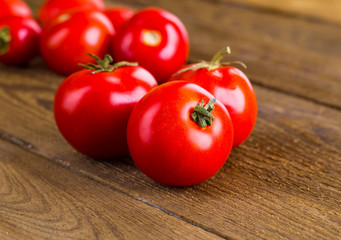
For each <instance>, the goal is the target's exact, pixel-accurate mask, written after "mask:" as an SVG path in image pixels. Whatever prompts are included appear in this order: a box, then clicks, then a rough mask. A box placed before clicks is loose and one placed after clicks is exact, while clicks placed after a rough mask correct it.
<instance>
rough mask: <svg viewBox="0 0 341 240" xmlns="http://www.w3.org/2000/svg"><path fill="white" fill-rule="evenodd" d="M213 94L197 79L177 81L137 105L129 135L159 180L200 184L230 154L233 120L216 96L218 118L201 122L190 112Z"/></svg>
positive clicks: (133, 149) (141, 164) (135, 154)
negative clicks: (192, 117)
mask: <svg viewBox="0 0 341 240" xmlns="http://www.w3.org/2000/svg"><path fill="white" fill-rule="evenodd" d="M212 98H213V95H212V94H210V93H209V92H207V91H206V90H205V89H203V88H201V87H199V86H198V85H196V84H192V83H188V82H185V81H174V82H170V83H165V84H162V85H161V86H158V87H157V88H154V89H153V90H152V91H150V92H149V93H147V94H146V95H145V96H144V97H143V98H142V99H141V100H140V101H139V102H138V103H137V104H136V105H135V107H134V109H133V111H132V113H131V115H130V118H129V122H128V128H127V139H128V146H129V150H130V154H131V157H132V159H133V161H134V162H135V164H136V165H137V167H138V168H139V169H141V170H142V172H144V173H145V174H146V175H147V176H148V177H150V178H151V179H153V180H154V181H156V182H159V183H161V184H166V185H172V186H190V185H195V184H199V183H201V182H203V181H205V180H207V179H208V178H210V177H211V176H213V175H214V174H215V173H216V172H217V171H218V170H219V169H220V168H221V167H222V166H223V164H224V163H225V161H226V160H227V158H228V156H229V153H230V150H231V146H232V141H233V127H232V122H231V119H230V116H229V113H228V112H227V110H226V108H225V107H224V106H223V105H222V104H221V103H220V102H219V101H217V102H216V104H215V105H214V107H215V109H214V110H213V111H212V112H211V114H212V115H213V117H214V121H213V124H212V125H211V126H207V127H204V128H201V127H200V126H199V125H198V124H197V123H196V122H194V121H193V120H192V119H191V117H190V115H191V113H192V111H193V109H194V108H195V106H196V105H197V104H198V103H199V102H200V101H201V100H204V102H207V101H208V100H209V99H212Z"/></svg>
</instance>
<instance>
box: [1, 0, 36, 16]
mask: <svg viewBox="0 0 341 240" xmlns="http://www.w3.org/2000/svg"><path fill="white" fill-rule="evenodd" d="M0 6H1V7H0V19H1V18H4V17H10V16H17V17H23V18H31V17H32V11H31V9H30V8H29V6H28V5H27V4H26V3H25V1H22V0H0Z"/></svg>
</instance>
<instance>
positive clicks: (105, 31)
mask: <svg viewBox="0 0 341 240" xmlns="http://www.w3.org/2000/svg"><path fill="white" fill-rule="evenodd" d="M114 33H115V31H114V28H113V26H112V24H111V22H110V21H109V19H108V18H107V17H106V16H105V15H104V14H103V13H101V12H98V11H80V12H75V13H70V12H68V13H64V14H62V15H59V16H58V17H57V18H56V19H54V20H53V21H52V22H50V23H49V24H48V25H47V26H46V27H45V28H43V32H42V36H41V39H40V51H41V54H42V57H43V59H44V61H45V63H46V64H47V65H48V67H49V68H50V69H51V70H53V71H55V72H56V73H58V74H61V75H65V76H67V75H69V74H71V73H74V72H76V71H79V70H81V69H82V68H81V67H80V66H79V65H78V63H89V62H92V63H95V60H94V59H93V58H92V57H90V56H89V55H88V53H91V54H94V55H96V56H98V57H100V58H103V57H104V55H105V54H107V53H109V52H110V44H111V41H112V38H113V36H114Z"/></svg>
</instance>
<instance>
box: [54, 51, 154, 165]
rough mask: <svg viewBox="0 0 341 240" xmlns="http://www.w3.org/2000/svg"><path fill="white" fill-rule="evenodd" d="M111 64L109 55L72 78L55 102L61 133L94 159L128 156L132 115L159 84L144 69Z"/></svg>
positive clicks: (58, 93) (58, 92)
mask: <svg viewBox="0 0 341 240" xmlns="http://www.w3.org/2000/svg"><path fill="white" fill-rule="evenodd" d="M111 61H112V58H110V56H108V55H106V57H105V60H104V61H102V60H100V59H98V63H99V65H98V66H97V67H96V68H94V69H93V70H91V69H89V70H81V71H79V72H76V73H74V74H72V75H70V76H69V77H67V78H66V79H65V80H64V81H63V82H62V84H61V85H60V86H59V88H58V90H57V92H56V95H55V99H54V117H55V120H56V123H57V126H58V128H59V130H60V132H61V133H62V135H63V136H64V138H65V139H66V140H67V141H68V142H69V143H70V144H71V145H72V146H73V147H74V148H75V149H76V150H78V151H79V152H81V153H83V154H85V155H87V156H90V157H93V158H101V159H104V158H116V157H122V156H126V155H128V154H129V152H128V146H127V142H126V126H127V123H128V119H129V115H130V113H131V111H132V109H133V107H134V105H135V104H136V102H137V101H138V100H140V99H141V98H142V96H144V95H145V94H146V93H147V92H148V91H149V90H151V89H152V88H153V87H155V86H156V84H157V83H156V80H155V78H154V77H153V76H152V75H151V74H150V73H149V72H148V71H147V70H145V69H144V68H142V67H139V66H135V65H133V64H128V63H123V64H122V63H117V64H116V65H110V64H109V63H110V62H111ZM90 68H91V67H90Z"/></svg>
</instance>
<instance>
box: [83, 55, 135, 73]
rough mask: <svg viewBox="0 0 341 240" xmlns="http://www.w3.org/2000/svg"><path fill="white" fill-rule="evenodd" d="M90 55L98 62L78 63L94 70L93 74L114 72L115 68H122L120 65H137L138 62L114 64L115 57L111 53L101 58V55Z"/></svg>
mask: <svg viewBox="0 0 341 240" xmlns="http://www.w3.org/2000/svg"><path fill="white" fill-rule="evenodd" d="M88 55H89V56H90V57H93V58H94V59H95V60H96V62H97V65H96V64H93V63H88V64H86V65H85V64H81V63H79V64H78V65H79V66H81V67H84V68H85V69H89V70H93V71H92V72H91V74H95V73H100V72H113V71H114V70H115V69H117V68H120V67H127V66H137V65H138V64H137V62H126V61H122V62H117V63H115V64H112V63H113V62H114V60H113V58H112V57H111V56H110V55H109V54H106V55H105V56H104V59H100V58H99V57H97V56H95V55H93V54H91V53H88Z"/></svg>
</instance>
